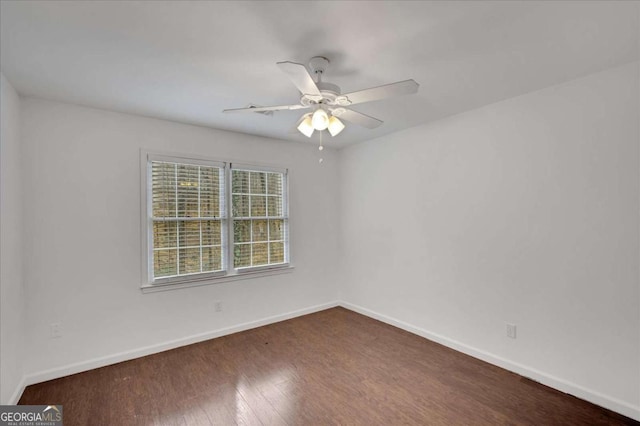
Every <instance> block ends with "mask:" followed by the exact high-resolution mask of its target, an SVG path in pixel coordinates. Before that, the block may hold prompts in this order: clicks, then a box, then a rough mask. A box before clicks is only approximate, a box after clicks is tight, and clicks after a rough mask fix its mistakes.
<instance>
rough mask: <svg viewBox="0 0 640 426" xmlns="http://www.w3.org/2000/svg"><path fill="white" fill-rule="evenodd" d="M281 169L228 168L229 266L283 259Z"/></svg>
mask: <svg viewBox="0 0 640 426" xmlns="http://www.w3.org/2000/svg"><path fill="white" fill-rule="evenodd" d="M284 179H285V175H284V174H283V173H277V172H260V171H251V170H236V169H233V170H232V174H231V196H232V209H231V211H232V213H233V266H234V267H236V268H246V267H250V266H254V267H255V266H264V265H277V264H281V263H285V260H286V259H285V241H286V239H285V236H286V235H285V230H286V227H287V226H286V225H287V217H286V215H285V211H286V210H285V208H284V202H285V197H284Z"/></svg>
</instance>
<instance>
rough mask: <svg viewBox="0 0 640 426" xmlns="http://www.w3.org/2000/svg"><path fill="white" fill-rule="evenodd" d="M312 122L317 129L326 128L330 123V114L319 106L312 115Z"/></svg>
mask: <svg viewBox="0 0 640 426" xmlns="http://www.w3.org/2000/svg"><path fill="white" fill-rule="evenodd" d="M311 123H312V124H313V128H314V129H316V130H324V129H326V128H327V126H328V125H329V115H327V112H326V111H325V110H323V109H322V108H318V109H317V110H316V111H315V112H314V113H313V115H312V116H311Z"/></svg>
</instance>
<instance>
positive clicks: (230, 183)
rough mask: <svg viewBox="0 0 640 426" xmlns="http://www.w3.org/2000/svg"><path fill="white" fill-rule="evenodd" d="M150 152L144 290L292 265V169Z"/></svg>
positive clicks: (146, 178) (147, 159)
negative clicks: (289, 188)
mask: <svg viewBox="0 0 640 426" xmlns="http://www.w3.org/2000/svg"><path fill="white" fill-rule="evenodd" d="M143 157H144V160H145V164H144V172H145V173H144V177H143V185H144V190H145V191H146V194H147V196H146V197H145V200H144V201H146V203H143V212H144V222H145V227H146V229H147V233H146V236H145V238H144V243H145V244H144V245H145V256H144V258H145V264H144V268H143V269H144V272H145V274H146V280H145V283H143V287H144V286H145V285H146V286H149V285H163V284H174V283H184V282H189V281H201V280H214V279H219V278H224V277H230V276H240V275H242V274H245V273H247V272H259V271H263V270H269V269H274V268H282V267H287V266H288V264H289V247H288V208H287V195H288V194H287V171H286V170H283V169H272V168H263V167H256V166H247V165H236V164H232V163H226V162H217V161H206V160H201V159H189V158H180V157H170V156H165V155H157V154H150V153H146V155H143ZM229 218H230V219H229Z"/></svg>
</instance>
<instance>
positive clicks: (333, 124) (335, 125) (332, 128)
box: [327, 116, 344, 136]
mask: <svg viewBox="0 0 640 426" xmlns="http://www.w3.org/2000/svg"><path fill="white" fill-rule="evenodd" d="M327 129H328V130H329V133H330V134H331V136H335V135H337V134H338V133H340V132H341V131H343V130H344V123H343V122H342V121H340V120H338V117H334V116H331V117H330V118H329V127H327Z"/></svg>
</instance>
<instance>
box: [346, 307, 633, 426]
mask: <svg viewBox="0 0 640 426" xmlns="http://www.w3.org/2000/svg"><path fill="white" fill-rule="evenodd" d="M339 305H340V306H342V307H344V308H346V309H349V310H352V311H354V312H357V313H359V314H362V315H365V316H368V317H370V318H373V319H376V320H378V321H382V322H384V323H387V324H390V325H393V326H394V327H398V328H401V329H403V330H405V331H408V332H410V333H413V334H417V335H418V336H421V337H424V338H425V339H428V340H431V341H434V342H436V343H440V344H441V345H444V346H447V347H449V348H451V349H455V350H456V351H458V352H462V353H464V354H467V355H470V356H472V357H474V358H478V359H480V360H482V361H485V362H488V363H490V364H493V365H497V366H498V367H501V368H504V369H505V370H509V371H511V372H514V373H516V374H519V375H521V376H525V377H528V378H530V379H533V380H535V381H537V382H540V383H542V384H543V385H546V386H549V387H552V388H554V389H557V390H559V391H561V392H564V393H568V394H570V395H573V396H576V397H578V398H580V399H584V400H585V401H589V402H592V403H594V404H596V405H599V406H601V407H604V408H607V409H609V410H612V411H615V412H616V413H620V414H622V415H624V416H627V417H630V418H632V419H635V420H639V421H640V406H634V405H631V404H629V403H627V402H624V401H620V400H618V399H616V398H612V397H610V396H607V395H604V394H602V393H600V392H596V391H594V390H591V389H587V388H584V387H582V386H580V385H577V384H575V383H571V382H568V381H566V380H563V379H560V378H558V377H554V376H552V375H550V374H547V373H544V372H542V371H539V370H536V369H534V368H531V367H528V366H526V365H522V364H519V363H517V362H513V361H509V360H507V359H505V358H502V357H499V356H497V355H494V354H491V353H489V352H485V351H483V350H480V349H476V348H474V347H472V346H468V345H466V344H464V343H461V342H458V341H456V340H453V339H449V338H448V337H444V336H442V335H439V334H437V333H432V332H430V331H428V330H425V329H423V328H420V327H416V326H414V325H411V324H408V323H406V322H404V321H400V320H397V319H395V318H391V317H389V316H386V315H383V314H379V313H377V312H374V311H372V310H370V309H367V308H363V307H362V306H358V305H354V304H353V303H349V302H345V301H341V302H340V303H339Z"/></svg>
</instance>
